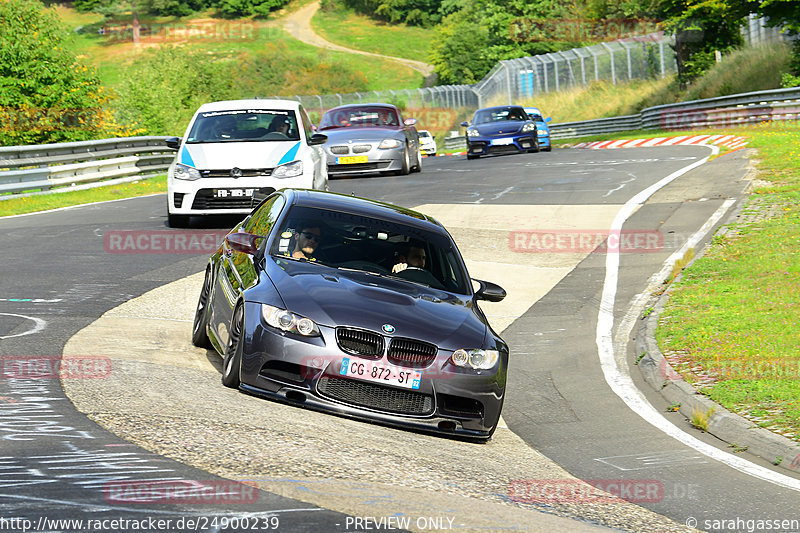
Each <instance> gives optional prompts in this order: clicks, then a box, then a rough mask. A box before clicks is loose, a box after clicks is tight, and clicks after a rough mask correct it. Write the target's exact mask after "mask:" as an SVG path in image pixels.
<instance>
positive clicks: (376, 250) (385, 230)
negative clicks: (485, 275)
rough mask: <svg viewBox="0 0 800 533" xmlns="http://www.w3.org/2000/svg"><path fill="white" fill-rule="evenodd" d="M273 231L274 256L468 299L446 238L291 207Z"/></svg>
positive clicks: (357, 217)
mask: <svg viewBox="0 0 800 533" xmlns="http://www.w3.org/2000/svg"><path fill="white" fill-rule="evenodd" d="M277 231H279V233H278V238H277V239H276V240H275V242H274V243H273V246H272V250H271V252H270V253H271V254H272V255H273V256H279V257H289V258H293V259H297V260H298V261H311V262H314V263H317V264H321V265H325V266H330V267H334V268H339V269H343V270H357V271H362V272H367V273H371V274H376V275H380V276H387V277H393V278H397V279H402V280H405V281H410V282H413V283H418V284H421V285H426V286H428V287H432V288H434V289H439V290H446V291H449V292H454V293H457V294H469V290H468V286H467V276H466V273H465V272H464V269H463V267H462V266H461V265H462V262H461V260H460V257H461V256H460V255H459V253H458V250H457V249H456V247H455V244H454V243H453V241H452V240H451V239H450V237H449V235H447V234H445V233H434V232H431V231H427V230H424V229H420V228H417V227H414V226H408V225H405V224H398V223H397V222H392V221H388V220H382V219H377V218H371V217H366V216H362V215H354V214H350V213H342V212H338V211H329V210H325V209H314V208H309V207H293V208H292V210H291V211H290V212H289V214H288V216H287V217H286V219H285V222H284V223H283V225H282V227H281V228H278V229H277Z"/></svg>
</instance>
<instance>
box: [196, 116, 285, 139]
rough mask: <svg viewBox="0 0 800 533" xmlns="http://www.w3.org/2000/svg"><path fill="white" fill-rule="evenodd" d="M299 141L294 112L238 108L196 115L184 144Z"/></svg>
mask: <svg viewBox="0 0 800 533" xmlns="http://www.w3.org/2000/svg"><path fill="white" fill-rule="evenodd" d="M299 140H300V131H299V130H298V128H297V117H296V116H295V114H294V111H287V110H279V109H239V110H231V111H209V112H207V113H200V114H198V115H197V118H196V119H195V121H194V125H192V129H191V131H190V132H189V136H188V137H187V139H186V143H187V144H196V143H222V142H251V141H256V142H263V141H299Z"/></svg>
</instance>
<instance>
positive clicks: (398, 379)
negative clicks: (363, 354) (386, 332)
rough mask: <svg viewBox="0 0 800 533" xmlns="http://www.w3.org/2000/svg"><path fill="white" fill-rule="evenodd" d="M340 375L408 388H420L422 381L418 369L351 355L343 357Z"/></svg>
mask: <svg viewBox="0 0 800 533" xmlns="http://www.w3.org/2000/svg"><path fill="white" fill-rule="evenodd" d="M339 375H341V376H346V377H349V378H356V379H363V380H365V381H373V382H375V383H383V384H384V385H394V386H396V387H403V388H406V389H419V386H420V384H421V383H422V374H421V373H419V372H417V371H416V370H410V369H401V368H397V367H394V366H391V365H385V364H380V362H375V361H362V360H360V359H351V358H349V357H345V358H344V359H342V366H341V368H340V370H339Z"/></svg>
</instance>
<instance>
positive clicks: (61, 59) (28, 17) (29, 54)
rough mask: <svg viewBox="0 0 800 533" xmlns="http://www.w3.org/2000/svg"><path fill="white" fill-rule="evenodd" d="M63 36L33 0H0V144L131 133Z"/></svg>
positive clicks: (91, 71) (54, 20) (52, 18)
mask: <svg viewBox="0 0 800 533" xmlns="http://www.w3.org/2000/svg"><path fill="white" fill-rule="evenodd" d="M66 35H67V32H66V30H65V29H64V27H63V25H62V23H61V21H60V19H59V18H58V17H57V16H56V15H55V14H54V13H52V12H50V11H45V9H44V6H43V4H42V3H41V2H39V1H38V0H0V124H1V125H2V126H0V144H3V145H19V144H43V143H52V142H64V141H82V140H87V139H98V138H103V137H111V136H118V135H128V134H131V133H134V132H133V131H131V130H129V129H127V128H123V127H121V126H119V124H117V123H116V122H115V121H114V119H113V116H112V115H111V113H110V112H109V111H108V110H107V109H106V108H105V105H106V103H107V102H108V101H109V100H110V97H111V96H112V95H111V94H110V93H109V92H108V91H107V90H105V88H104V87H103V86H102V85H101V84H100V80H99V78H98V77H97V74H96V73H95V71H94V69H92V68H89V67H87V66H86V65H83V64H81V63H80V62H79V61H77V59H76V57H75V55H74V54H72V53H71V52H70V51H69V50H67V47H66V46H65V39H66Z"/></svg>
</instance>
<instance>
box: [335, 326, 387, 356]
mask: <svg viewBox="0 0 800 533" xmlns="http://www.w3.org/2000/svg"><path fill="white" fill-rule="evenodd" d="M336 342H337V344H338V345H339V348H341V349H342V351H344V352H346V353H349V354H352V355H359V356H361V357H375V358H377V357H381V356H382V355H383V337H382V336H381V335H379V334H378V333H373V332H372V331H366V330H363V329H353V328H336Z"/></svg>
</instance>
